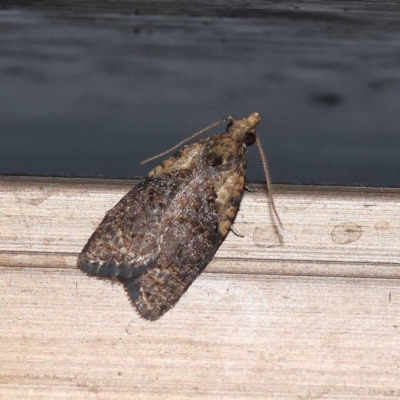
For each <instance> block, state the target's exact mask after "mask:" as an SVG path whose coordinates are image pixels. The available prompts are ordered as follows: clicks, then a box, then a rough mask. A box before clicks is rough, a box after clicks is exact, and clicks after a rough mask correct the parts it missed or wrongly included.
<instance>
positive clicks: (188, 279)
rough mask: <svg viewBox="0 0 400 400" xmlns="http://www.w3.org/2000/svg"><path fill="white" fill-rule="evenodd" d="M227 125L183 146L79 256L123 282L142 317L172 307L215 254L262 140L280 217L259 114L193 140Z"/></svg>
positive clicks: (82, 263) (84, 264)
mask: <svg viewBox="0 0 400 400" xmlns="http://www.w3.org/2000/svg"><path fill="white" fill-rule="evenodd" d="M227 120H229V121H230V123H229V124H228V126H227V128H226V131H225V132H224V133H222V134H220V135H212V136H210V137H208V138H206V139H203V140H200V141H198V142H196V143H194V144H191V145H188V146H185V147H183V148H182V149H181V150H180V151H179V152H177V153H176V154H174V155H173V156H171V157H169V158H168V159H166V160H165V161H164V162H162V163H161V164H160V165H159V166H157V167H156V168H154V169H153V170H152V171H150V172H149V173H148V174H147V176H146V177H145V178H144V179H143V180H142V181H140V182H139V183H138V185H137V186H135V187H134V188H133V189H132V190H131V191H130V192H128V193H127V194H126V195H125V196H124V197H123V198H122V199H121V200H120V202H119V203H118V204H117V205H116V206H115V207H113V208H112V209H111V210H110V211H108V213H107V214H106V216H105V217H104V219H103V221H102V222H101V223H100V225H99V227H98V228H97V229H96V231H95V232H94V233H93V234H92V236H91V237H90V239H89V241H88V242H87V244H86V246H85V247H84V248H83V250H82V252H81V254H80V255H79V258H78V267H79V268H80V269H81V270H82V271H84V272H86V273H87V274H89V275H93V276H97V277H102V278H111V279H117V280H119V281H120V282H122V284H123V285H124V288H125V290H126V292H127V294H128V296H129V297H130V299H131V301H132V303H133V305H134V306H135V307H136V309H137V311H138V312H139V314H140V315H141V316H142V317H143V318H146V319H148V320H152V321H153V320H156V319H158V318H160V317H161V316H162V315H163V314H165V313H166V312H167V311H168V310H169V309H171V308H172V307H173V306H174V305H175V304H176V303H177V302H178V300H179V299H180V298H181V297H182V295H183V294H184V293H185V292H186V290H187V289H188V288H189V286H190V285H191V284H192V283H193V281H194V280H195V279H196V277H197V276H199V274H200V273H201V272H202V271H203V270H204V268H205V267H206V266H207V265H208V264H209V262H210V261H211V260H212V258H213V257H214V254H215V253H216V251H217V250H218V248H219V246H220V245H221V243H222V242H223V241H224V239H225V237H226V236H227V234H228V232H229V229H230V228H231V225H232V223H233V221H234V220H235V217H236V214H237V212H238V209H239V205H240V201H241V199H242V195H243V191H244V189H245V174H246V153H247V147H248V146H251V145H252V144H254V143H255V142H257V145H258V146H259V149H260V154H261V157H262V161H263V166H264V170H265V173H266V178H267V184H268V188H269V195H270V199H271V205H272V208H273V210H274V212H275V214H276V215H277V213H276V210H275V207H274V204H273V201H272V192H271V189H272V188H271V181H270V177H269V173H268V167H267V161H266V158H265V155H264V153H263V152H262V149H261V147H260V143H259V141H258V138H257V136H256V132H255V128H256V126H257V124H258V123H259V122H260V116H259V114H258V113H253V114H251V115H250V116H249V117H248V118H243V119H241V120H237V121H235V120H234V119H233V118H232V117H228V118H226V119H224V120H221V121H219V122H218V123H216V124H213V125H211V126H210V127H208V128H205V129H203V130H201V131H199V132H198V133H196V134H195V135H193V136H192V137H194V136H196V135H197V134H199V133H201V132H203V131H205V130H207V129H209V128H211V127H213V126H215V125H217V124H219V123H221V122H224V121H227ZM192 137H190V138H188V139H186V140H184V141H183V142H181V143H179V144H178V145H177V146H175V147H174V148H173V149H175V148H176V147H178V146H179V145H181V144H182V143H184V142H186V141H187V140H189V139H191V138H192ZM173 149H171V150H173ZM166 153H167V152H165V153H163V154H162V155H164V154H166ZM154 158H155V157H154ZM147 161H149V160H147ZM277 218H278V221H279V217H278V215H277ZM279 222H280V221H279Z"/></svg>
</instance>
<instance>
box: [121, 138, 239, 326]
mask: <svg viewBox="0 0 400 400" xmlns="http://www.w3.org/2000/svg"><path fill="white" fill-rule="evenodd" d="M210 143H211V144H214V145H215V143H212V142H210ZM207 145H208V144H207V143H206V144H205V151H204V152H203V154H202V159H203V160H204V162H203V165H201V164H202V162H201V161H199V160H198V161H197V167H199V168H198V169H197V170H196V171H195V172H196V173H195V174H194V175H193V179H192V180H191V182H190V184H189V185H188V186H187V187H186V190H185V198H186V199H188V201H187V203H186V204H185V207H184V208H182V209H181V210H180V213H179V215H178V216H177V218H176V219H174V221H173V222H172V223H171V225H170V226H169V228H168V231H167V232H166V234H165V235H164V238H163V242H162V245H161V249H160V256H159V258H158V260H157V265H156V266H155V267H154V268H152V269H149V270H148V271H147V272H146V273H145V274H143V275H141V276H139V277H137V278H132V279H124V280H122V282H123V284H124V287H125V289H126V291H127V293H128V295H129V297H130V299H131V301H132V303H133V304H134V305H135V307H136V309H137V310H138V312H139V313H140V314H141V316H142V317H144V318H146V319H149V320H156V319H158V318H160V317H161V316H162V315H163V314H164V313H165V312H167V311H168V310H169V309H171V308H172V307H173V306H174V305H175V304H176V303H177V302H178V300H179V299H180V298H181V296H182V295H183V293H185V292H186V290H187V289H188V288H189V286H190V285H191V284H192V283H193V281H194V280H195V279H196V277H197V276H199V275H200V273H201V272H202V271H203V270H204V268H205V267H206V266H207V265H208V264H209V263H210V261H211V260H212V258H213V256H214V255H215V253H216V251H217V250H218V248H219V246H220V245H221V243H222V242H223V240H224V239H225V237H226V235H227V233H228V231H229V227H230V225H231V224H232V223H233V221H234V219H235V217H236V214H237V211H238V208H239V205H240V200H241V197H242V194H243V187H244V174H245V162H244V157H245V154H244V153H242V152H241V151H238V154H236V156H233V157H231V159H230V160H229V161H228V160H227V159H226V158H225V160H224V158H223V157H221V158H219V157H215V155H216V154H215V149H216V147H215V146H211V150H210V149H209V148H208V146H207ZM219 151H221V148H219V149H218V150H217V151H216V152H217V153H218V152H219ZM216 158H218V163H216V161H215V160H216ZM224 161H225V162H224ZM223 163H224V164H223Z"/></svg>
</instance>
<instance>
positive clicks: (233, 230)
mask: <svg viewBox="0 0 400 400" xmlns="http://www.w3.org/2000/svg"><path fill="white" fill-rule="evenodd" d="M229 229H230V230H231V231H232V233H233V234H234V235H235V236H238V237H240V238H244V235H243V233H240V232H238V231H237V230H236V229H235V228H234V227H233V225H231V226H230V227H229Z"/></svg>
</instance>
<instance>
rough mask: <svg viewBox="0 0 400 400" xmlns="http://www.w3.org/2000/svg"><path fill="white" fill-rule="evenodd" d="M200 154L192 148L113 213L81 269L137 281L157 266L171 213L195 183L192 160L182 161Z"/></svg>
mask: <svg viewBox="0 0 400 400" xmlns="http://www.w3.org/2000/svg"><path fill="white" fill-rule="evenodd" d="M199 150H200V148H197V147H196V144H194V145H192V146H187V147H186V148H184V149H182V150H181V151H180V152H178V153H177V154H175V155H174V156H172V157H170V158H169V159H167V160H166V161H164V162H163V163H162V164H161V165H160V166H158V167H156V168H155V169H154V170H153V171H151V172H150V173H149V174H148V176H147V177H146V178H145V179H144V180H142V181H141V182H139V184H138V185H137V186H136V187H134V188H133V189H132V190H131V191H130V192H128V193H127V194H126V195H125V196H124V197H123V198H122V199H121V201H120V202H119V203H118V204H117V205H116V206H115V207H113V208H112V209H111V210H110V211H108V213H107V214H106V216H105V217H104V219H103V221H102V222H101V223H100V225H99V226H98V228H97V229H96V231H95V232H94V233H93V234H92V236H91V237H90V239H89V240H88V242H87V244H86V245H85V247H84V248H83V250H82V252H81V254H80V255H79V257H78V267H79V268H80V269H81V270H83V271H84V272H86V273H87V274H89V275H94V276H98V277H108V278H131V277H136V276H139V275H141V274H143V273H145V272H146V271H148V270H149V269H151V268H153V267H155V265H157V261H158V258H159V253H160V242H161V241H162V238H163V232H164V231H165V229H166V225H168V223H167V221H166V220H165V218H164V217H165V214H166V210H168V208H169V207H171V199H173V198H174V197H175V196H176V195H177V193H180V192H182V191H183V190H184V189H183V188H185V187H186V186H187V185H188V184H189V182H190V181H191V174H192V172H193V171H192V169H191V168H190V160H191V159H190V160H189V159H188V158H187V157H186V161H185V162H182V161H181V160H180V159H181V157H182V153H188V152H189V151H190V153H191V155H192V157H195V156H196V153H197V152H198V151H199Z"/></svg>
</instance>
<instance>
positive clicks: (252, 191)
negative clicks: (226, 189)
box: [244, 183, 257, 193]
mask: <svg viewBox="0 0 400 400" xmlns="http://www.w3.org/2000/svg"><path fill="white" fill-rule="evenodd" d="M244 190H246V191H247V192H250V193H255V192H257V189H251V188H250V186H248V185H247V183H245V184H244Z"/></svg>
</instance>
